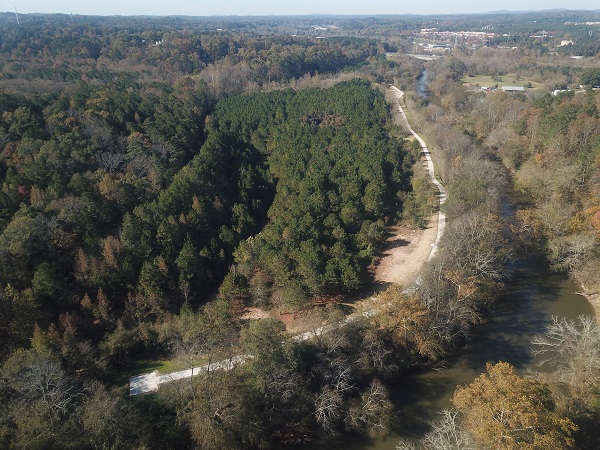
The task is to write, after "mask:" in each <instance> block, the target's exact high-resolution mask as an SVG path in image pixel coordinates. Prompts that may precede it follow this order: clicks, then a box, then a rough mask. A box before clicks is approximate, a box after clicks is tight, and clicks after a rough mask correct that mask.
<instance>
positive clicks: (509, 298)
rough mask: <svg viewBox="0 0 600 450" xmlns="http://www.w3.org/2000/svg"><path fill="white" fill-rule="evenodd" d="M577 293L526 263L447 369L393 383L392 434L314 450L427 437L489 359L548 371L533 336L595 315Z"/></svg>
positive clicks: (389, 448)
mask: <svg viewBox="0 0 600 450" xmlns="http://www.w3.org/2000/svg"><path fill="white" fill-rule="evenodd" d="M575 291H577V286H576V285H575V284H573V283H572V282H571V281H569V280H568V279H566V278H565V277H564V276H561V275H556V274H553V273H550V272H549V271H548V269H547V268H546V267H545V264H544V262H543V261H542V260H540V259H533V258H532V259H531V260H529V261H525V262H523V263H522V265H521V267H519V268H517V269H516V271H515V276H514V278H513V279H512V280H511V281H510V283H509V285H508V286H507V287H506V289H505V292H504V294H503V295H502V297H501V298H500V301H499V302H498V304H497V306H496V307H495V308H494V311H493V313H492V314H491V316H490V318H489V320H488V321H487V322H486V323H485V324H483V325H482V326H481V327H479V329H477V330H475V332H474V333H473V335H472V336H471V339H470V341H469V342H468V343H467V345H466V346H465V347H464V348H462V349H461V350H460V351H459V353H458V354H457V355H456V356H454V357H453V358H451V359H449V360H448V361H447V362H446V364H445V367H446V368H445V369H443V370H441V371H434V370H424V369H423V370H419V371H414V372H412V373H409V374H408V375H407V376H405V377H403V378H402V379H401V380H399V381H398V382H397V383H396V384H394V385H392V386H390V388H391V391H392V397H393V400H394V403H395V409H396V420H395V425H394V428H393V433H392V434H390V435H389V436H387V437H385V438H382V439H376V440H368V439H365V440H358V441H357V440H353V441H352V442H348V441H347V440H344V441H343V442H338V443H336V442H333V443H332V442H328V443H327V445H315V446H311V448H315V449H319V450H325V449H330V450H342V449H344V450H393V449H394V447H395V446H396V443H397V442H398V440H399V438H400V437H405V438H419V437H422V436H423V434H424V433H426V432H427V422H428V421H430V420H432V419H435V418H436V416H437V413H438V412H439V411H440V410H441V409H443V408H449V407H450V406H451V405H450V398H451V397H452V394H453V393H454V390H455V389H456V386H458V385H464V384H468V383H471V382H472V381H473V380H474V379H475V378H476V377H477V376H478V375H479V374H481V373H482V372H484V371H485V364H486V363H487V362H492V363H496V362H498V361H506V362H509V363H511V364H512V365H514V366H515V367H516V368H517V371H518V372H519V373H520V374H526V373H527V372H528V371H535V370H547V369H545V368H544V367H539V365H538V363H539V359H537V358H536V357H535V356H534V355H533V354H532V353H531V339H532V338H533V336H535V335H537V334H540V333H542V332H543V330H544V328H545V326H546V325H547V324H549V323H550V321H551V319H552V317H553V316H558V317H566V318H568V319H576V318H577V317H578V316H579V315H581V314H585V315H593V314H594V311H593V309H592V306H591V305H590V303H589V302H588V301H587V300H586V299H585V298H584V297H582V296H580V295H577V294H574V292H575Z"/></svg>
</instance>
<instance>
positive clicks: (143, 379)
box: [129, 86, 446, 396]
mask: <svg viewBox="0 0 600 450" xmlns="http://www.w3.org/2000/svg"><path fill="white" fill-rule="evenodd" d="M390 89H391V90H393V91H394V92H396V94H397V102H398V110H399V111H400V114H401V116H402V120H403V121H404V125H405V126H406V128H407V129H408V130H409V131H410V132H411V133H412V135H413V136H414V137H415V138H416V139H417V140H418V141H419V144H420V145H421V149H422V150H423V155H424V157H425V160H426V162H427V171H428V173H429V176H430V177H431V181H432V182H433V184H435V185H436V187H437V188H438V191H439V201H440V210H439V212H438V226H437V235H436V238H435V241H434V242H433V244H431V251H430V253H429V257H428V258H427V261H429V260H431V259H432V258H433V256H434V255H435V253H436V252H437V249H438V244H439V242H440V240H441V239H442V235H443V234H444V230H445V228H446V215H445V214H444V212H443V211H442V210H441V206H442V205H443V204H444V202H445V201H446V189H445V188H444V186H443V185H442V183H440V182H439V180H438V179H437V178H436V177H435V169H434V165H433V160H432V159H431V154H430V153H429V150H428V148H427V145H426V144H425V141H424V140H423V139H422V138H421V136H419V135H418V134H417V133H416V132H415V131H414V130H413V129H412V127H411V126H410V124H409V123H408V119H407V118H406V114H405V113H404V110H403V109H402V105H401V104H400V99H402V97H403V96H404V92H402V91H401V90H399V89H398V88H396V87H394V86H390ZM421 261H422V260H421ZM417 283H418V281H417ZM378 309H379V308H371V309H369V310H367V311H363V312H362V313H359V314H354V315H350V316H348V317H346V318H345V319H344V320H342V321H341V322H339V323H336V324H329V325H324V326H322V327H319V328H317V329H316V330H312V331H308V332H306V333H302V334H298V335H296V336H293V337H292V339H294V340H295V341H306V340H308V339H312V338H314V337H318V336H320V335H322V334H325V333H328V332H330V331H332V330H334V329H336V328H337V327H339V326H341V325H344V324H348V323H350V322H352V321H353V320H356V318H357V317H359V316H360V315H362V316H365V317H371V316H373V315H374V314H375V313H376V312H377V310H378ZM251 357H252V356H251V355H238V356H234V357H232V358H229V359H225V360H222V361H216V362H214V363H210V364H206V365H204V366H199V367H194V368H192V369H187V370H181V371H178V372H172V373H168V374H164V375H160V374H159V373H158V372H156V371H155V372H151V373H145V374H143V375H138V376H135V377H131V378H130V379H129V395H130V396H135V395H141V394H146V393H149V392H154V391H157V390H158V387H159V385H161V384H163V383H169V382H171V381H176V380H182V379H184V378H191V377H193V376H196V375H200V374H203V373H208V372H211V371H214V370H232V369H233V368H235V367H236V366H239V365H241V364H244V363H245V362H246V361H247V360H248V359H250V358H251Z"/></svg>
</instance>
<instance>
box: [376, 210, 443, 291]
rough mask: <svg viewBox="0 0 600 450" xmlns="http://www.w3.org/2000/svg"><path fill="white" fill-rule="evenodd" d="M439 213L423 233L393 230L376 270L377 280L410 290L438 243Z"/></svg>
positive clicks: (414, 230)
mask: <svg viewBox="0 0 600 450" xmlns="http://www.w3.org/2000/svg"><path fill="white" fill-rule="evenodd" d="M437 218H438V216H437V214H436V215H435V216H433V217H432V218H431V219H430V220H429V223H428V225H427V228H425V229H424V230H418V229H412V228H408V227H405V226H401V225H399V226H395V227H392V229H391V230H390V232H391V234H392V235H391V236H390V237H389V238H388V240H387V243H386V246H385V249H384V250H383V254H382V257H381V260H380V261H379V262H378V264H377V268H376V269H375V281H378V282H382V283H397V284H401V285H402V286H404V287H408V286H410V285H411V284H413V283H414V282H415V280H416V279H417V277H418V276H419V272H420V271H421V268H422V266H423V263H424V262H425V261H427V259H428V258H429V254H430V253H431V247H432V245H433V243H434V242H435V238H436V230H437V228H438V227H437Z"/></svg>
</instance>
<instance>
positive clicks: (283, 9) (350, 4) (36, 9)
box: [1, 0, 600, 16]
mask: <svg viewBox="0 0 600 450" xmlns="http://www.w3.org/2000/svg"><path fill="white" fill-rule="evenodd" d="M1 3H2V7H1V8H2V10H4V11H5V12H14V10H15V8H16V9H17V10H18V12H19V13H22V14H31V13H64V14H82V15H102V16H111V15H121V16H133V15H143V16H146V15H150V16H174V15H185V16H270V15H274V16H280V15H281V16H293V15H402V14H420V15H431V14H481V13H486V12H494V11H511V12H521V11H547V10H552V9H568V10H571V11H577V10H598V9H599V8H600V6H599V5H598V4H597V3H596V2H595V1H591V0H574V1H572V2H569V4H568V5H565V2H564V0H560V1H556V0H548V1H543V0H533V1H529V2H527V7H523V2H522V1H519V0H506V1H505V2H503V3H502V6H501V7H497V8H494V7H491V6H490V4H489V3H482V2H475V1H472V0H457V1H455V2H452V3H450V2H447V1H441V0H431V1H429V2H426V3H418V4H415V3H410V4H402V3H399V2H397V1H391V0H372V1H370V2H365V1H358V0H346V1H341V0H329V1H318V0H305V1H303V2H298V3H284V2H280V1H275V0H264V1H257V2H253V3H250V2H247V1H242V0H229V1H226V2H221V3H217V2H205V1H198V2H194V1H192V0H171V1H169V2H147V1H146V2H142V1H140V0H130V1H129V2H126V3H124V2H122V1H116V0H104V1H99V0H90V1H85V2H82V1H74V0H55V1H53V2H48V1H47V0H29V1H16V0H13V1H2V2H1Z"/></svg>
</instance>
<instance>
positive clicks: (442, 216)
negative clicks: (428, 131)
mask: <svg viewBox="0 0 600 450" xmlns="http://www.w3.org/2000/svg"><path fill="white" fill-rule="evenodd" d="M390 89H391V90H392V91H394V92H395V93H396V95H397V101H398V110H399V111H400V115H401V116H402V120H403V121H404V126H405V127H406V128H407V129H408V131H410V133H411V134H412V135H413V136H414V137H415V139H416V140H417V141H418V142H419V145H420V146H421V150H423V156H425V161H426V162H427V172H428V173H429V177H430V178H431V182H432V183H433V184H435V186H436V187H437V188H438V191H439V201H440V210H439V213H438V229H437V236H436V237H435V242H434V243H433V245H432V247H431V253H429V258H427V261H430V260H431V259H432V258H433V257H434V255H435V253H436V252H437V249H438V246H439V243H440V241H441V240H442V236H443V235H444V231H445V229H446V213H444V211H442V205H443V204H444V203H445V202H446V198H447V195H446V188H444V186H443V185H442V183H440V181H439V180H438V179H437V178H436V176H435V167H434V165H433V160H432V159H431V153H430V152H429V149H428V148H427V144H426V143H425V141H424V140H423V138H422V137H421V136H419V135H418V134H417V133H416V132H415V130H413V128H412V127H411V126H410V123H408V119H407V118H406V113H405V112H404V109H403V108H402V105H401V104H400V100H401V99H402V97H404V92H402V91H401V90H400V89H398V88H397V87H396V86H390Z"/></svg>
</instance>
